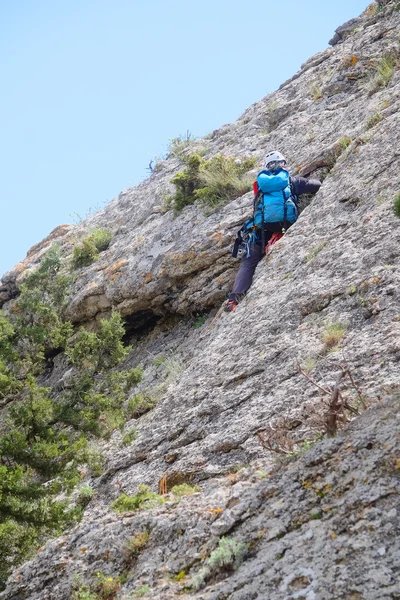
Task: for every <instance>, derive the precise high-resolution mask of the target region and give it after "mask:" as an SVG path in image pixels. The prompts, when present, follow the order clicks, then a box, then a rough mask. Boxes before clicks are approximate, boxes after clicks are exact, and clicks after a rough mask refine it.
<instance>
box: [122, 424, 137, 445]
mask: <svg viewBox="0 0 400 600" xmlns="http://www.w3.org/2000/svg"><path fill="white" fill-rule="evenodd" d="M136 438H137V431H136V429H135V428H134V429H131V430H130V431H128V432H127V433H125V434H124V436H123V438H122V443H123V445H124V446H130V445H131V444H132V442H133V441H135V440H136Z"/></svg>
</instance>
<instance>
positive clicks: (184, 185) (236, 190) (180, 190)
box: [169, 154, 256, 212]
mask: <svg viewBox="0 0 400 600" xmlns="http://www.w3.org/2000/svg"><path fill="white" fill-rule="evenodd" d="M182 161H183V162H184V164H185V166H186V169H185V170H184V171H180V172H179V173H178V174H177V175H175V177H174V178H173V179H171V183H173V184H174V185H175V188H176V192H175V194H174V195H173V196H171V197H170V198H169V204H170V205H171V206H172V208H174V210H175V211H177V212H179V211H180V210H182V209H183V208H184V207H185V206H188V205H189V204H193V203H194V202H195V201H196V200H199V201H200V202H201V204H202V205H203V206H204V207H208V208H216V207H218V206H221V205H223V204H226V203H227V202H229V201H231V200H234V199H235V198H238V197H239V196H242V195H243V194H245V193H246V192H248V191H249V190H250V189H251V181H250V180H249V179H248V178H247V179H246V177H245V174H246V173H247V172H248V171H250V170H251V169H252V168H253V167H254V166H255V164H256V159H254V158H248V159H245V160H242V161H236V160H235V159H233V158H227V157H225V156H214V157H213V158H211V159H210V160H204V159H202V158H201V156H199V155H198V154H191V155H190V156H189V157H187V158H183V159H182Z"/></svg>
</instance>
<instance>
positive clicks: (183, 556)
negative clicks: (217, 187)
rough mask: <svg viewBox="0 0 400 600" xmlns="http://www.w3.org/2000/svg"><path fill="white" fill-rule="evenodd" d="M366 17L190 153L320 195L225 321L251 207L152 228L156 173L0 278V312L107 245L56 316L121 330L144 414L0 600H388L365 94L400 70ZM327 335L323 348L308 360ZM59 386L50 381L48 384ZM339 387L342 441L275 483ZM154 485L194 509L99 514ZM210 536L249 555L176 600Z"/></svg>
mask: <svg viewBox="0 0 400 600" xmlns="http://www.w3.org/2000/svg"><path fill="white" fill-rule="evenodd" d="M380 4H381V9H380V10H379V11H372V10H370V9H367V10H366V11H365V12H364V13H363V14H362V15H361V16H360V17H359V18H357V19H356V26H353V25H354V23H353V24H352V27H351V30H350V29H349V27H347V25H348V24H346V27H345V30H346V31H347V32H348V33H347V34H346V35H345V36H342V37H341V43H340V44H335V45H334V46H333V47H331V48H329V49H328V50H326V51H324V52H321V53H319V54H317V55H316V56H315V57H312V58H311V59H310V60H309V61H307V62H306V63H305V64H304V65H303V66H302V68H301V70H300V71H299V72H298V73H296V74H295V75H294V77H292V78H291V80H289V81H287V82H285V83H284V84H282V86H281V87H280V88H279V90H277V91H276V92H274V93H272V94H270V95H269V96H267V97H266V98H264V99H263V100H261V101H260V102H258V103H256V104H254V105H252V106H250V107H249V108H248V109H247V110H246V112H245V113H244V114H243V115H242V116H241V117H240V118H239V119H238V121H237V122H235V123H232V124H230V125H225V126H223V127H221V128H220V129H218V130H216V131H214V132H213V133H212V134H210V135H209V136H207V138H206V139H204V140H201V141H200V142H196V144H199V145H204V146H205V147H206V149H207V155H206V156H207V157H209V156H213V155H215V154H218V153H223V154H225V155H227V156H234V157H245V156H252V155H254V156H257V157H258V158H260V165H261V159H262V156H263V154H264V152H265V151H267V150H269V149H271V148H278V149H280V150H281V151H282V153H283V154H284V155H285V156H286V157H287V159H288V162H289V166H290V168H291V172H292V174H295V173H300V174H302V175H304V176H308V175H312V176H320V177H324V182H323V185H322V187H321V189H320V191H319V192H318V194H317V195H316V196H315V198H313V199H312V200H311V202H308V203H307V202H306V203H305V208H304V210H303V212H302V214H301V217H300V218H299V220H298V221H297V223H296V224H295V225H294V226H293V227H292V228H291V229H290V230H289V231H288V232H287V234H286V235H285V237H284V238H283V239H282V240H281V241H279V242H278V243H277V244H276V245H275V246H274V247H273V250H272V252H271V254H270V255H269V256H268V257H267V258H266V259H265V260H264V261H263V262H262V263H261V264H260V265H259V266H258V268H257V272H256V277H255V280H254V283H253V286H252V288H251V289H250V291H249V293H248V295H247V296H246V298H245V299H244V300H243V302H242V303H241V304H240V305H239V307H238V308H237V309H236V311H235V312H234V313H232V314H224V313H222V314H221V313H220V312H218V313H217V309H218V308H219V307H220V304H221V302H222V301H223V299H224V298H225V297H226V293H227V291H228V290H229V286H230V284H231V282H232V279H233V277H234V274H235V271H236V269H237V266H238V263H237V262H236V261H234V260H233V259H232V258H231V256H230V247H231V244H232V241H233V238H234V236H235V234H236V230H237V228H238V225H239V224H240V223H241V222H242V221H243V220H244V218H245V216H247V215H248V214H249V208H250V206H251V195H250V194H247V195H245V196H243V197H241V198H238V199H237V200H235V201H233V202H231V203H230V204H229V205H227V206H225V207H223V208H221V209H219V210H218V211H217V212H215V213H214V214H212V215H209V216H205V215H204V214H203V212H202V211H201V209H200V208H199V207H198V206H196V205H195V206H190V207H187V208H186V209H185V210H184V211H182V213H181V214H180V215H179V216H178V217H176V218H174V215H173V214H172V212H171V211H169V212H166V213H163V211H162V210H161V208H160V205H162V202H163V197H164V195H165V193H166V191H167V190H168V189H169V188H170V187H171V186H170V183H169V180H170V179H171V177H172V176H173V175H174V174H175V173H176V172H177V171H178V170H179V169H180V168H181V167H180V165H179V162H178V160H177V159H175V158H173V157H170V158H168V159H167V160H165V161H163V162H162V163H160V164H159V165H158V167H157V169H156V172H155V173H153V174H152V175H151V176H150V177H149V178H148V179H147V180H146V181H144V182H143V183H142V184H140V185H139V186H137V187H136V188H134V189H131V190H126V191H124V192H121V194H120V195H119V196H118V198H116V199H115V200H113V201H112V202H111V203H110V204H109V205H108V206H107V207H106V208H105V209H104V210H103V211H101V212H100V213H97V214H96V215H94V216H92V217H91V218H89V219H88V220H87V221H86V222H84V223H82V224H80V225H77V226H69V227H68V226H62V227H61V228H57V230H55V231H54V232H53V233H52V234H51V235H50V236H49V238H47V239H46V240H44V241H43V242H42V243H41V244H39V245H38V246H37V247H34V248H33V249H32V250H31V251H30V253H29V254H28V256H27V258H26V259H25V260H24V261H22V262H21V263H19V264H18V265H17V266H16V267H15V268H14V269H13V270H12V271H11V272H10V273H8V274H7V275H6V276H5V277H4V278H3V283H2V286H1V287H0V301H1V303H3V308H4V310H6V311H7V310H9V309H10V308H11V307H12V302H13V298H14V297H15V295H16V294H18V286H19V284H20V282H21V281H22V280H23V277H24V273H25V272H26V271H27V269H31V268H33V267H35V266H36V265H37V264H38V263H39V262H40V260H41V258H42V256H43V254H44V253H45V252H46V250H47V249H48V248H49V246H50V245H51V243H52V242H53V241H54V240H55V239H57V241H58V243H59V244H60V247H61V249H62V252H63V253H64V255H65V257H68V256H70V255H71V254H72V251H73V245H74V244H75V243H76V241H78V240H79V239H81V238H82V237H83V236H85V235H87V232H88V231H90V230H91V229H92V228H93V227H96V226H107V227H109V228H110V229H111V230H112V232H113V239H112V243H111V245H110V248H109V249H108V250H106V251H105V252H103V253H101V255H100V259H99V260H98V261H96V262H95V263H93V264H92V265H91V266H89V267H85V268H82V269H81V270H80V271H79V272H78V274H79V277H78V278H77V280H76V283H75V288H74V292H73V295H72V296H71V300H70V303H69V307H68V313H69V316H70V318H71V319H72V320H73V321H74V322H75V323H81V322H84V323H89V324H90V323H92V322H93V321H94V320H96V319H98V318H101V317H102V316H104V315H107V314H108V313H109V312H110V310H111V309H114V308H115V309H118V310H120V311H121V313H122V314H123V315H124V316H125V317H126V318H127V323H128V324H129V327H130V328H131V329H132V335H133V339H134V340H135V342H134V350H133V352H132V354H131V356H130V357H129V358H128V359H127V364H132V365H137V364H142V365H143V366H144V369H145V380H144V381H143V382H142V383H141V384H140V386H139V388H138V389H147V390H150V391H151V392H152V393H154V394H156V395H157V396H158V397H159V400H158V403H157V405H156V406H155V408H154V409H153V410H152V411H151V412H149V413H147V414H146V415H143V416H142V417H140V418H139V419H136V420H132V422H131V423H129V424H128V426H133V425H134V426H135V427H136V428H137V431H138V438H137V440H136V441H134V442H133V443H132V445H131V446H129V447H122V446H121V443H120V442H121V439H120V434H119V433H115V434H114V436H113V438H112V439H111V440H110V442H108V443H104V447H103V450H104V452H105V453H106V456H107V463H106V469H105V472H104V473H103V475H102V476H101V477H99V478H97V479H94V480H93V481H90V483H91V485H93V487H95V489H96V496H95V498H94V500H93V501H92V502H91V503H90V504H89V506H88V507H87V509H86V511H85V515H84V518H83V521H82V522H81V523H80V524H79V525H78V526H77V527H75V529H74V530H72V531H70V532H67V533H66V534H65V535H63V536H62V537H60V538H58V539H57V540H53V541H49V542H48V543H47V544H46V545H45V547H44V548H43V549H42V550H40V551H39V552H38V554H37V555H36V556H35V557H34V558H33V559H32V560H31V561H30V562H28V563H26V564H25V565H24V566H22V567H21V568H19V569H16V570H15V572H14V573H13V575H12V576H11V578H10V580H9V584H8V587H7V589H6V590H5V592H3V593H2V594H0V599H1V600H6V599H7V600H17V599H18V600H22V599H32V600H39V599H40V600H44V599H49V600H50V599H51V600H52V599H56V598H57V600H64V599H65V600H66V599H69V598H72V597H73V591H72V584H73V578H74V574H75V575H79V576H80V577H81V581H83V582H85V583H87V584H90V583H93V582H94V581H95V579H96V575H95V574H96V572H98V571H100V572H102V573H104V574H106V575H109V576H110V577H116V576H118V575H120V574H121V573H122V572H127V573H128V579H127V581H126V582H125V583H123V585H122V587H121V589H120V590H119V592H118V594H117V596H116V597H117V598H121V599H122V598H125V599H127V598H130V597H134V596H133V594H134V592H135V590H138V589H139V588H140V587H141V586H144V585H147V586H149V588H150V591H149V593H148V594H147V596H144V597H147V598H155V599H160V600H161V599H168V598H178V597H180V596H181V595H182V596H183V597H185V594H187V595H188V597H194V598H198V599H204V600H205V599H207V600H209V599H213V600H222V599H223V598H230V599H232V600H248V599H260V600H261V599H266V598H271V599H272V598H273V599H274V600H275V599H277V600H280V599H282V600H283V599H285V600H289V599H295V598H304V599H307V600H326V599H329V600H330V599H335V600H337V599H346V600H348V599H352V600H358V599H360V600H364V599H365V600H375V599H376V600H378V599H379V600H380V599H386V598H388V599H389V598H399V597H400V589H399V587H398V581H399V572H398V571H399V562H400V554H399V546H398V526H399V523H398V475H399V462H398V461H399V454H398V443H399V436H398V433H399V412H398V408H399V389H400V369H399V360H400V343H399V339H400V335H399V334H400V302H399V278H400V275H399V273H400V270H399V268H400V261H399V255H400V243H399V242H400V233H399V225H400V219H396V217H395V216H394V213H393V209H392V206H393V199H394V197H395V196H396V195H397V194H398V193H399V192H400V177H399V158H400V152H399V148H400V143H399V142H400V118H399V106H400V100H399V98H400V94H399V87H400V72H399V70H398V67H397V68H396V69H395V70H394V73H393V75H392V77H391V79H390V81H389V82H388V84H387V86H385V87H379V86H377V85H376V78H377V64H379V61H380V60H381V58H382V56H384V55H385V54H387V53H389V52H391V53H392V54H395V55H396V56H397V57H398V56H399V55H400V40H399V35H398V32H399V24H400V11H398V10H397V7H398V3H397V2H393V1H392V2H388V3H387V5H385V6H383V3H380ZM339 29H341V28H339ZM343 31H344V30H343ZM376 115H379V119H372V120H371V118H372V117H376ZM196 144H194V148H195V147H196ZM307 204H308V205H307ZM196 313H201V314H203V313H204V314H206V315H208V318H207V321H206V323H205V324H204V325H203V326H202V327H193V324H194V323H195V322H196V320H197V319H198V317H197V316H196ZM332 325H341V326H342V327H341V330H342V335H343V337H342V339H339V340H338V342H337V345H336V346H334V347H333V348H328V346H327V343H326V341H324V339H325V340H326V335H327V332H329V327H330V326H332ZM135 330H136V333H135ZM161 359H162V360H161ZM298 364H300V365H301V366H302V371H303V373H300V372H299V367H298ZM64 370H65V367H64V366H63V365H62V364H57V361H56V363H55V368H54V371H53V373H52V374H51V375H49V381H50V380H51V381H52V383H54V382H55V381H58V380H59V379H61V378H62V377H64V376H65V373H64ZM343 370H345V371H347V374H346V375H345V376H343V378H342V380H341V381H340V383H339V384H338V385H339V387H340V390H341V392H342V395H343V397H344V398H346V401H347V402H348V404H349V405H350V406H351V407H352V408H353V412H351V411H344V412H345V416H344V415H342V420H347V422H348V423H347V426H346V429H345V430H344V431H343V432H342V433H341V434H340V435H338V436H337V437H335V438H333V439H329V440H323V441H321V442H318V443H317V444H316V445H315V446H314V447H313V448H312V449H311V450H309V451H308V452H307V453H306V454H304V455H303V454H301V455H300V456H298V457H297V459H296V456H294V457H292V459H291V460H290V461H286V462H285V461H283V462H280V461H279V460H278V461H277V457H278V458H279V456H280V455H285V454H286V453H288V452H289V453H293V451H296V450H299V449H301V447H302V444H303V445H304V441H305V440H306V445H307V443H308V442H307V440H314V439H315V438H316V435H317V433H318V432H322V431H323V430H324V426H325V425H326V419H327V412H328V408H327V403H328V402H329V400H330V398H331V397H332V392H333V389H334V387H335V384H336V383H337V382H338V378H339V375H340V373H342V371H343ZM348 373H350V375H351V377H350V376H349V375H348ZM310 378H311V380H312V381H311V380H310ZM313 382H314V383H313ZM318 386H320V387H318ZM321 388H323V390H325V391H326V392H327V393H325V392H324V391H322V390H321ZM136 392H137V390H135V393H136ZM365 407H369V408H368V410H367V411H366V412H365V413H364V414H363V415H362V416H357V414H356V413H362V412H363V410H364V408H365ZM354 411H356V413H355V412H354ZM350 421H351V422H350ZM241 467H244V468H242V469H241V470H240V471H238V472H235V471H237V470H238V469H239V468H241ZM160 481H162V482H164V484H166V485H167V490H170V489H171V487H172V485H173V484H174V482H179V481H187V482H192V483H196V484H199V485H200V488H201V491H200V492H198V493H196V494H195V495H193V496H190V497H185V498H183V499H182V501H181V502H180V503H177V502H176V501H175V500H174V499H173V498H172V497H169V500H168V501H167V503H166V504H164V505H162V506H161V507H158V508H154V509H151V510H148V511H140V512H138V513H136V514H128V515H125V516H123V517H120V516H116V515H115V513H113V512H112V511H111V510H110V504H111V502H112V501H113V500H114V499H115V498H117V497H118V496H119V494H120V493H121V491H124V492H126V493H129V494H131V493H135V492H136V491H137V488H138V485H139V484H142V483H145V484H147V485H149V486H150V487H151V488H152V489H153V490H154V491H157V489H158V486H159V483H160ZM144 529H148V530H149V532H150V538H149V542H148V544H147V545H146V547H145V548H144V550H143V551H142V553H141V554H140V555H139V556H138V557H137V559H135V560H132V561H127V559H126V553H124V543H125V542H126V540H127V539H128V538H129V537H131V536H132V535H134V534H136V533H138V532H141V531H143V530H144ZM220 536H231V537H233V538H234V539H237V540H239V541H244V542H246V543H248V544H249V553H248V556H247V558H246V560H245V561H244V562H243V563H242V565H241V566H240V567H239V568H238V569H237V570H236V571H229V570H225V571H224V570H222V571H221V572H219V573H217V574H214V576H212V577H210V578H209V579H206V580H205V581H204V587H203V588H202V589H200V590H199V591H197V592H194V591H188V590H189V584H190V581H191V578H192V577H193V576H195V575H196V573H198V572H199V571H200V570H201V568H202V565H203V564H204V561H205V560H206V558H207V556H209V554H210V553H211V552H212V551H213V550H214V549H215V548H216V546H217V544H218V538H219V537H220ZM396 536H397V537H396ZM181 571H185V575H184V577H183V579H182V580H181V581H180V582H178V581H177V580H176V575H178V574H179V573H180V572H181ZM174 578H175V579H174ZM185 586H186V587H185ZM185 589H186V591H185Z"/></svg>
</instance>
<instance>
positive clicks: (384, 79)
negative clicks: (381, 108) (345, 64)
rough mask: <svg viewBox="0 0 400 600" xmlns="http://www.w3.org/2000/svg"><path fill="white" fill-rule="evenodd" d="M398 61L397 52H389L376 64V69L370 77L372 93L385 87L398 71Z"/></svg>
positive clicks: (369, 87) (368, 85) (369, 84)
mask: <svg viewBox="0 0 400 600" xmlns="http://www.w3.org/2000/svg"><path fill="white" fill-rule="evenodd" d="M397 63H398V56H397V53H393V52H389V53H387V54H385V55H384V56H383V57H382V58H381V59H380V60H379V61H378V62H377V63H376V66H375V71H374V73H373V75H372V77H370V79H369V81H368V84H367V87H368V91H369V93H370V94H373V93H375V92H377V91H378V90H380V89H382V88H385V87H386V86H387V85H388V84H389V82H390V80H391V78H392V77H393V74H394V73H395V71H396V68H397Z"/></svg>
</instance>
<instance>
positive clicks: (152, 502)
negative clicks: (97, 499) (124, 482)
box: [111, 485, 164, 512]
mask: <svg viewBox="0 0 400 600" xmlns="http://www.w3.org/2000/svg"><path fill="white" fill-rule="evenodd" d="M163 502H164V499H163V498H162V496H159V495H158V494H155V493H154V492H152V491H151V490H150V489H149V488H148V487H147V485H139V487H138V492H137V494H136V495H135V496H128V495H127V494H121V495H120V497H119V498H117V500H115V501H114V502H113V503H112V505H111V509H112V510H114V511H115V512H133V511H136V510H140V509H149V508H154V507H155V506H158V505H159V504H163Z"/></svg>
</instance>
